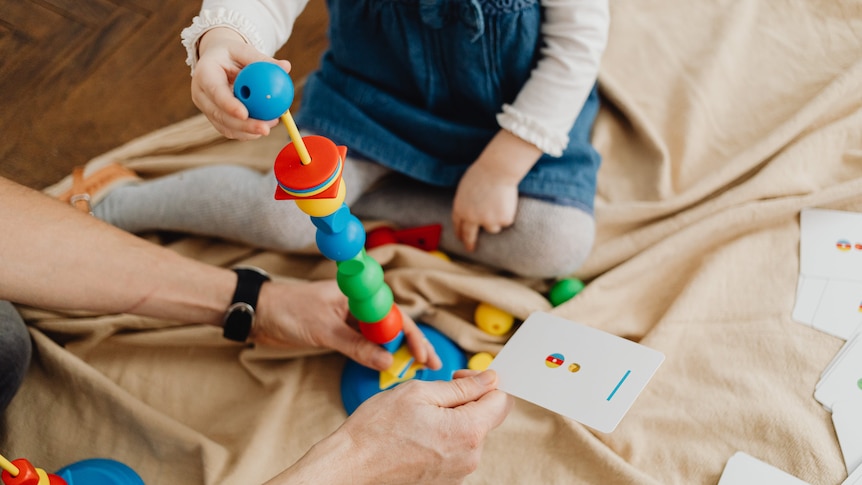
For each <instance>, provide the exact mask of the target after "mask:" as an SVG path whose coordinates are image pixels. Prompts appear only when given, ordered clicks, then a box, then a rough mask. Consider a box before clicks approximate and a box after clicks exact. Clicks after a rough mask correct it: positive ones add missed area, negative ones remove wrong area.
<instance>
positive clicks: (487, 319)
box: [473, 303, 515, 335]
mask: <svg viewBox="0 0 862 485" xmlns="http://www.w3.org/2000/svg"><path fill="white" fill-rule="evenodd" d="M473 320H474V321H475V322H476V326H477V327H479V328H480V329H482V330H484V331H485V332H487V333H489V334H491V335H503V334H505V333H506V332H508V331H509V330H511V329H512V325H513V324H514V323H515V317H514V316H512V315H511V314H509V313H506V312H504V311H503V310H500V309H499V308H497V307H495V306H493V305H489V304H488V303H480V304H479V305H478V306H477V307H476V311H475V313H474V314H473Z"/></svg>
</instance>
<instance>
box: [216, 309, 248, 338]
mask: <svg viewBox="0 0 862 485" xmlns="http://www.w3.org/2000/svg"><path fill="white" fill-rule="evenodd" d="M253 322H254V309H253V308H252V307H251V305H249V304H248V303H242V302H240V303H235V304H233V305H231V307H230V309H228V313H227V317H226V318H225V321H224V333H223V335H224V337H225V338H227V339H230V340H236V341H237V342H245V341H246V340H248V336H249V334H250V333H251V325H252V323H253Z"/></svg>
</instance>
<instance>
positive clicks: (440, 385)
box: [427, 370, 497, 408]
mask: <svg viewBox="0 0 862 485" xmlns="http://www.w3.org/2000/svg"><path fill="white" fill-rule="evenodd" d="M429 384H431V385H430V386H428V387H427V392H428V393H429V394H428V399H429V400H430V402H431V403H432V404H435V405H437V406H440V407H445V408H454V407H458V406H462V405H464V404H467V403H470V402H473V401H476V400H478V399H479V398H481V397H482V396H484V395H485V394H487V393H489V392H491V391H493V390H494V389H495V388H496V387H497V373H496V372H495V371H493V370H486V371H484V372H482V373H480V374H477V375H475V376H472V377H463V378H460V379H452V380H451V381H433V382H430V383H429Z"/></svg>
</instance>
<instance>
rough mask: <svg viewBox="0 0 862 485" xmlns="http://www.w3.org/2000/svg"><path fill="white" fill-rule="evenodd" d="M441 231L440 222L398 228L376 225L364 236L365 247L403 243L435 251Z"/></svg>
mask: <svg viewBox="0 0 862 485" xmlns="http://www.w3.org/2000/svg"><path fill="white" fill-rule="evenodd" d="M442 232H443V226H442V225H440V224H429V225H427V226H418V227H410V228H407V229H399V230H395V229H392V228H391V227H388V226H383V227H378V228H376V229H373V230H371V231H368V234H367V235H366V238H365V249H371V248H376V247H377V246H383V245H385V244H404V245H406V246H412V247H414V248H417V249H421V250H423V251H428V252H431V251H436V250H437V245H438V244H439V243H440V234H441V233H442Z"/></svg>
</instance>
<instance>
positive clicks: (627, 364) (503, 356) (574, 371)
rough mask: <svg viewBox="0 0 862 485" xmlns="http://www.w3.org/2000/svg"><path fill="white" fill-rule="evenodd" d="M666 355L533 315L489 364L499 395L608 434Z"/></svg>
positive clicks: (560, 320) (551, 317) (543, 315)
mask: <svg viewBox="0 0 862 485" xmlns="http://www.w3.org/2000/svg"><path fill="white" fill-rule="evenodd" d="M662 362H664V354H662V353H661V352H658V351H656V350H653V349H650V348H648V347H645V346H643V345H640V344H638V343H635V342H632V341H631V340H627V339H624V338H622V337H618V336H616V335H612V334H609V333H607V332H603V331H601V330H598V329H595V328H592V327H589V326H587V325H583V324H580V323H575V322H572V321H570V320H566V319H564V318H561V317H558V316H554V315H551V314H549V313H543V312H535V313H533V314H531V315H530V316H529V318H527V320H525V321H524V323H522V324H521V326H520V328H518V330H517V331H516V332H515V334H514V335H513V336H512V337H511V338H510V339H509V341H508V342H507V343H506V345H505V346H504V347H503V349H502V350H501V351H500V353H499V354H497V356H496V357H495V358H494V360H493V361H492V362H491V365H490V368H491V369H494V370H496V371H497V375H498V378H499V384H498V386H497V387H498V389H500V390H502V391H504V392H506V393H508V394H511V395H512V396H516V397H519V398H521V399H524V400H526V401H530V402H532V403H534V404H537V405H539V406H542V407H543V408H546V409H548V410H550V411H553V412H555V413H558V414H561V415H563V416H566V417H568V418H571V419H574V420H576V421H578V422H580V423H583V424H585V425H587V426H589V427H591V428H593V429H595V430H597V431H600V432H603V433H610V432H611V431H613V430H614V429H615V428H616V427H617V424H619V422H620V420H621V419H622V418H623V416H624V415H625V414H626V413H627V412H628V410H629V408H630V407H631V405H632V404H633V403H634V401H635V399H636V398H637V396H638V395H639V394H640V392H641V391H642V390H643V388H644V387H645V386H646V384H647V382H649V380H650V379H651V378H652V376H653V374H655V372H656V370H658V367H659V366H660V365H661V363H662Z"/></svg>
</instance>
